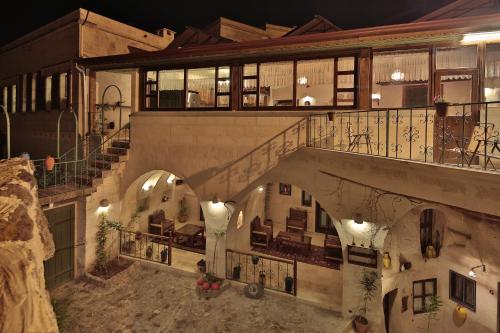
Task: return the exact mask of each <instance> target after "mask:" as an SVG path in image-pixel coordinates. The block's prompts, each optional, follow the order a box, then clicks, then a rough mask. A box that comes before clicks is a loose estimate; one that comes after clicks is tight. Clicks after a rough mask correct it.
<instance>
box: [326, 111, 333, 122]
mask: <svg viewBox="0 0 500 333" xmlns="http://www.w3.org/2000/svg"><path fill="white" fill-rule="evenodd" d="M327 115H328V120H330V121H333V112H328V113H327Z"/></svg>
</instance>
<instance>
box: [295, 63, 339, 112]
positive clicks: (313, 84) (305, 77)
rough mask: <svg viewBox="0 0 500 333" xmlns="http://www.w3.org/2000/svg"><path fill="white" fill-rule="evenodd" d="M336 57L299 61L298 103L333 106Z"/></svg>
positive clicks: (300, 104)
mask: <svg viewBox="0 0 500 333" xmlns="http://www.w3.org/2000/svg"><path fill="white" fill-rule="evenodd" d="M334 72H335V59H321V60H304V61H297V105H298V106H325V105H329V106H333V86H334V84H333V80H334Z"/></svg>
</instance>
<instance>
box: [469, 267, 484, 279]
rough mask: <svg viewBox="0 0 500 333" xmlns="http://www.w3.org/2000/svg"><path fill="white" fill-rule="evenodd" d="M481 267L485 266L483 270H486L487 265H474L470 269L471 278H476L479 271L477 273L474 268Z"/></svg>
mask: <svg viewBox="0 0 500 333" xmlns="http://www.w3.org/2000/svg"><path fill="white" fill-rule="evenodd" d="M480 267H482V268H483V272H486V266H485V264H481V265H479V266H475V267H472V268H471V269H470V271H469V276H470V277H471V278H473V279H475V278H476V276H477V273H476V272H475V271H474V270H475V269H478V268H480Z"/></svg>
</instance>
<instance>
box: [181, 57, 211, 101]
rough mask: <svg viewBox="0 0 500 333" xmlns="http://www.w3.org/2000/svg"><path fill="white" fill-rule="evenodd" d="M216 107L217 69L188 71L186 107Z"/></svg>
mask: <svg viewBox="0 0 500 333" xmlns="http://www.w3.org/2000/svg"><path fill="white" fill-rule="evenodd" d="M214 106H215V67H210V68H195V69H188V70H187V95H186V107H188V108H203V107H210V108H212V107H214Z"/></svg>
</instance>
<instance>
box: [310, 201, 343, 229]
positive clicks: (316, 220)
mask: <svg viewBox="0 0 500 333" xmlns="http://www.w3.org/2000/svg"><path fill="white" fill-rule="evenodd" d="M313 201H314V202H315V206H314V212H315V214H314V232H317V233H320V234H328V235H335V236H338V231H337V228H335V225H334V224H333V219H332V218H331V216H330V215H329V214H328V213H327V211H326V210H325V209H324V208H323V207H321V204H320V203H319V202H318V201H317V200H313ZM322 210H323V211H324V212H325V214H326V217H327V218H328V219H329V221H330V228H328V226H327V227H322V226H321V211H322Z"/></svg>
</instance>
